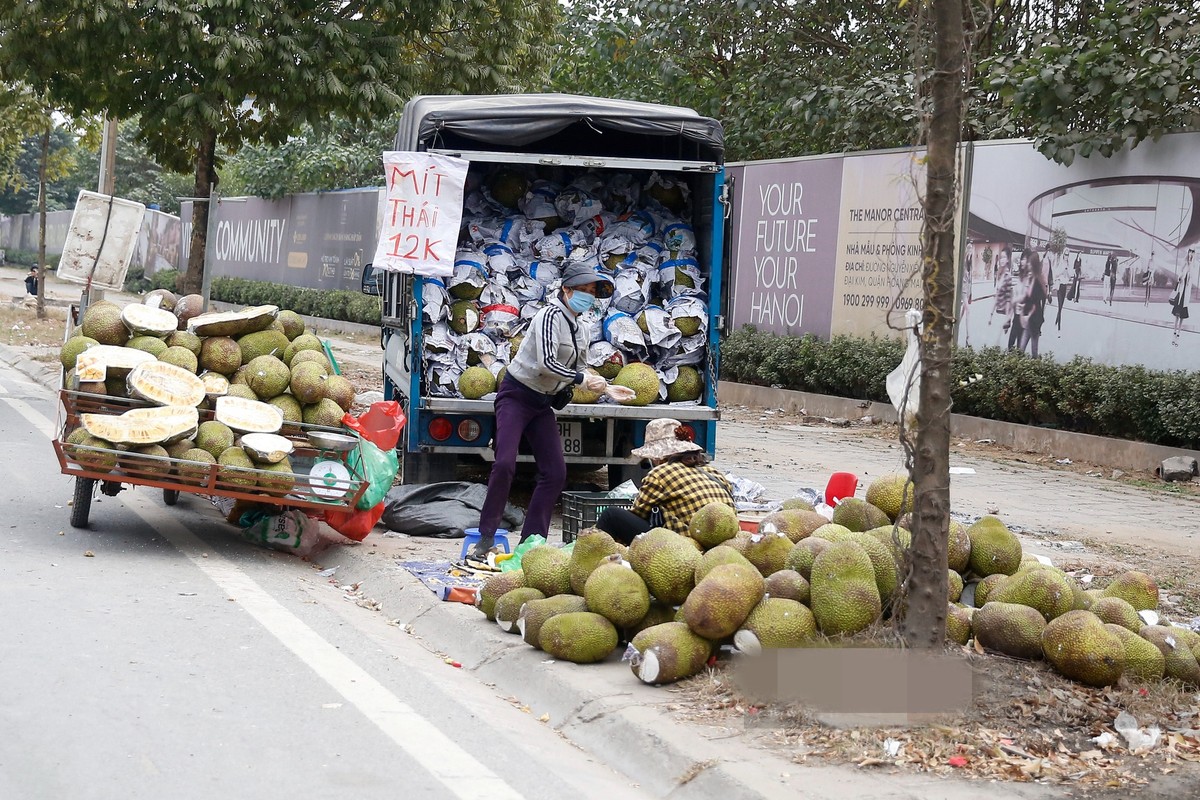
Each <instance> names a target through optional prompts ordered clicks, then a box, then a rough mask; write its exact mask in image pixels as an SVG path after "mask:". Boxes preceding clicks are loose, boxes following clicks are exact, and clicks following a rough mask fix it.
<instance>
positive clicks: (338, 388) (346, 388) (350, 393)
mask: <svg viewBox="0 0 1200 800" xmlns="http://www.w3.org/2000/svg"><path fill="white" fill-rule="evenodd" d="M325 397H326V398H328V399H330V400H332V401H333V402H335V403H337V404H338V406H340V407H341V409H342V411H349V410H350V407H351V406H353V405H354V397H355V391H354V384H352V383H350V381H349V379H347V378H345V377H343V376H341V375H330V376H329V377H328V378H326V379H325Z"/></svg>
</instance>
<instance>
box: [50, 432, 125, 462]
mask: <svg viewBox="0 0 1200 800" xmlns="http://www.w3.org/2000/svg"><path fill="white" fill-rule="evenodd" d="M81 430H83V431H84V435H83V436H82V437H80V440H79V442H78V444H76V443H72V444H71V445H70V446H67V447H64V448H63V449H64V450H65V451H66V452H67V453H68V454H69V455H70V456H71V458H72V459H74V460H75V461H76V462H77V463H78V464H79V466H81V467H83V468H84V469H85V470H87V471H89V472H112V471H113V470H114V469H116V468H117V451H116V450H115V449H113V445H112V443H111V442H106V441H105V440H103V439H100V438H97V437H95V436H92V435H91V434H89V433H88V432H87V429H81Z"/></svg>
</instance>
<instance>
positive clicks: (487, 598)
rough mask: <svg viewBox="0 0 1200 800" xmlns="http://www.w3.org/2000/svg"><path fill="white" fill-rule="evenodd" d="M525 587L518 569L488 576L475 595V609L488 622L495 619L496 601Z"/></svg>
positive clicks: (523, 579) (521, 573)
mask: <svg viewBox="0 0 1200 800" xmlns="http://www.w3.org/2000/svg"><path fill="white" fill-rule="evenodd" d="M524 585H525V573H524V572H522V571H521V570H519V569H514V570H511V571H510V572H499V573H496V574H495V575H489V576H488V578H487V579H486V580H485V581H484V582H483V585H482V586H480V587H479V591H478V592H476V593H475V607H476V608H478V609H479V610H480V611H482V612H483V615H484V616H485V617H487V618H488V621H495V619H496V601H497V600H499V599H500V598H501V596H503V595H504V594H505V593H506V592H511V591H512V590H513V589H519V588H521V587H523V586H524Z"/></svg>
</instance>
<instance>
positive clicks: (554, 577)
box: [521, 544, 571, 597]
mask: <svg viewBox="0 0 1200 800" xmlns="http://www.w3.org/2000/svg"><path fill="white" fill-rule="evenodd" d="M570 563H571V555H570V554H569V553H566V552H564V551H563V550H561V549H559V548H557V547H551V546H550V545H545V544H544V545H540V546H538V547H534V548H532V549H531V550H529V551H528V552H526V553H525V555H524V556H522V557H521V571H522V572H524V573H525V585H526V586H531V587H533V588H534V589H538V590H539V591H541V592H542V594H544V595H546V596H547V597H553V596H554V595H558V594H570V592H571V571H570Z"/></svg>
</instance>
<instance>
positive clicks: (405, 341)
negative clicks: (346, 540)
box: [363, 94, 729, 485]
mask: <svg viewBox="0 0 1200 800" xmlns="http://www.w3.org/2000/svg"><path fill="white" fill-rule="evenodd" d="M394 147H395V149H396V150H398V151H427V152H432V153H439V154H444V155H451V156H455V157H458V158H462V159H465V160H467V161H469V162H470V167H469V172H468V179H467V198H466V200H465V201H464V206H465V207H464V212H463V214H464V216H463V220H464V221H463V226H462V233H461V237H460V243H459V246H460V252H459V254H458V255H457V256H456V264H455V278H453V279H446V280H439V279H431V278H427V277H420V276H414V275H408V274H401V273H395V272H379V271H374V270H370V269H368V270H366V271H365V273H364V283H363V290H364V291H366V292H370V293H378V294H381V295H382V297H383V318H382V326H383V335H382V346H383V350H384V361H383V377H384V386H385V395H386V396H387V398H388V399H395V400H398V401H400V402H401V404H402V405H403V407H404V408H405V411H406V414H407V416H408V419H409V422H408V426H407V429H406V432H405V435H404V438H403V440H402V443H401V446H400V447H399V448H398V452H399V454H400V456H401V462H402V473H403V476H404V481H405V482H406V483H429V482H434V481H439V480H448V479H451V478H452V477H453V475H454V472H455V469H456V467H457V466H458V464H459V463H460V462H461V461H462V460H464V459H467V458H476V459H477V458H482V459H483V460H485V461H490V460H491V459H492V458H493V457H494V454H493V453H492V450H491V440H492V435H493V432H494V427H495V419H494V414H493V405H492V402H491V400H490V399H489V397H487V396H485V397H483V398H481V399H467V398H466V397H464V396H462V395H461V393H458V392H456V391H455V386H454V381H455V377H456V375H458V374H459V371H460V370H461V369H463V368H464V367H465V365H466V363H469V362H474V363H476V364H478V360H479V358H480V357H481V354H480V353H479V352H478V351H477V350H472V349H470V348H472V347H477V346H478V345H479V343H482V348H483V349H487V348H489V347H492V346H494V347H495V353H490V352H489V353H484V354H482V359H483V363H485V364H487V365H489V367H490V369H491V370H492V371H493V372H494V373H495V372H498V370H499V368H501V367H502V366H503V364H504V362H505V361H506V360H507V358H509V357H511V353H512V352H515V347H516V346H519V336H520V329H521V325H522V323H527V322H528V318H529V317H530V316H532V311H533V310H535V309H536V308H537V307H539V301H538V297H537V293H538V292H539V291H544V292H546V293H547V294H549V293H550V292H552V291H553V290H554V288H555V284H554V283H553V276H554V274H555V270H556V269H558V268H561V266H562V264H563V263H564V262H565V261H567V260H570V259H581V258H582V259H592V260H593V261H594V262H595V264H596V268H597V269H606V270H609V273H610V274H612V275H614V276H616V275H618V274H622V273H624V274H623V277H622V279H621V280H620V281H618V290H619V291H623V293H622V294H619V295H614V298H612V299H611V300H610V301H609V302H610V305H609V307H608V308H607V311H606V313H605V315H604V316H603V318H598V319H596V320H593V321H592V322H593V323H594V324H595V325H596V326H597V328H596V333H597V341H596V344H595V345H594V352H593V350H589V355H591V356H594V357H595V360H593V361H590V362H589V363H592V364H593V365H595V364H597V363H598V360H600V359H605V357H606V356H607V357H608V358H607V360H606V362H605V363H606V365H607V366H609V367H611V368H612V370H613V371H615V370H616V368H617V367H619V366H620V364H622V363H628V362H630V361H635V360H636V361H644V362H649V363H652V364H653V365H654V366H655V368H656V370H658V374H659V376H660V378H661V383H662V385H661V392H660V394H661V397H659V398H658V402H652V403H650V404H648V405H640V406H633V405H621V404H618V403H608V402H599V403H582V402H581V403H571V404H569V405H567V406H566V407H565V408H564V409H562V410H561V411H559V412H558V419H559V431H560V433H561V436H562V440H563V449H564V452H565V454H566V459H567V462H568V466H570V467H573V468H581V469H582V468H588V469H592V470H599V469H601V468H604V467H607V470H608V478H609V482H610V483H611V484H612V485H616V484H618V483H621V482H623V481H625V480H627V479H631V478H632V479H636V478H637V477H638V476H639V475H640V474H641V471H642V466H641V465H639V463H638V459H636V458H634V457H632V456H630V450H631V449H633V448H635V447H637V446H639V445H640V444H641V443H642V440H643V436H644V432H645V427H646V423H647V422H649V421H650V420H651V419H655V418H658V417H673V418H675V419H679V420H680V421H681V422H682V423H684V424H686V425H688V426H689V427H691V428H692V431H693V433H694V434H695V441H696V443H697V444H700V445H701V446H702V447H704V448H705V449H706V450H707V452H708V453H709V454H710V455H711V454H712V453H713V452H714V448H715V445H716V435H717V420H718V417H719V413H718V409H717V380H718V374H719V366H720V358H719V350H718V342H719V336H720V333H721V329H722V326H723V317H722V314H721V311H722V305H723V297H724V293H725V289H726V287H725V266H724V265H725V263H726V259H725V257H724V256H725V252H724V251H725V220H726V219H727V217H728V208H729V197H728V187H727V186H726V183H725V169H724V139H723V131H722V129H721V125H720V123H718V122H717V121H715V120H713V119H709V118H706V117H703V116H701V115H699V114H697V113H696V112H695V111H693V110H691V109H686V108H679V107H673V106H665V105H656V104H648V103H638V102H631V101H625V100H613V99H603V98H595V97H585V96H576V95H562V94H524V95H522V94H514V95H497V96H421V97H416V98H413V99H412V100H410V101H409V102H408V103H407V105H406V106H405V108H404V112H403V115H402V117H401V120H400V127H399V131H398V133H397V136H396V140H395V145H394ZM594 211H596V212H598V213H595V214H593V213H592V212H594ZM568 223H570V224H568ZM456 281H457V282H456ZM472 281H474V283H475V284H476V285H468V284H470V283H471V282H472ZM489 281H490V282H489ZM478 284H483V286H482V288H480V286H479V285H478ZM622 287H624V289H622ZM531 289H532V292H531ZM476 291H480V292H482V293H483V295H482V296H480V295H478V294H476V293H475V292H476ZM639 291H640V292H643V294H644V296H643V297H639V295H638V293H639ZM464 297H465V298H467V299H463V298H464ZM643 300H644V303H643ZM640 303H643V304H642V307H641V309H638V308H637V306H638V305H639V304H640ZM618 309H623V311H620V310H618ZM597 314H599V312H597ZM680 314H689V315H692V316H691V317H690V318H687V319H684V320H683V322H686V323H688V324H687V325H679V324H676V326H675V327H671V325H670V323H673V322H675V321H676V319H677V317H678V316H679V315H680ZM672 315H675V316H672ZM698 316H702V317H703V318H702V319H697V317H698ZM464 318H465V319H464ZM497 320H499V321H497ZM664 321H665V322H667V323H668V324H667V327H666V328H664V327H663V325H664ZM456 323H457V324H456ZM631 324H633V326H634V328H639V329H640V330H641V332H642V334H641V335H642V337H643V341H641V342H639V341H638V335H639V334H638V333H636V332H635V331H634V328H630V327H629V326H630V325H631ZM448 326H455V329H454V330H453V331H451V330H450V329H449V327H448ZM476 326H478V327H476ZM489 326H490V327H489ZM681 330H682V331H686V334H687V335H684V333H681V332H680V331H681ZM481 331H485V332H486V333H487V334H490V344H489V341H488V340H483V339H480V338H479V336H478V335H477V334H479V333H480V332H481ZM497 331H499V332H500V333H499V335H497ZM506 339H507V341H506ZM464 341H468V342H470V343H471V344H469V345H468V346H464V344H463V342H464ZM464 347H465V348H466V349H465V350H464ZM510 347H511V348H512V349H511V350H509V349H506V348H510ZM464 352H465V353H466V355H465V356H464ZM613 362H618V363H613ZM601 371H602V372H603V370H601ZM692 371H694V372H692ZM684 372H687V373H688V375H689V376H698V377H693V378H689V380H693V379H696V380H698V383H699V384H700V385H699V387H698V389H696V391H694V392H691V393H690V394H688V395H687V397H688V399H686V400H684V401H682V402H679V401H678V398H677V397H675V396H674V395H673V388H674V386H675V384H674V383H669V381H678V380H680V376H681V375H682V374H683V373H684ZM609 374H610V375H611V374H612V372H610V373H609ZM693 395H695V396H694V397H693ZM669 399H673V400H676V401H675V402H669ZM520 459H521V460H522V461H526V462H528V461H531V460H532V457H531V456H530V455H528V454H526V453H522V455H521V456H520Z"/></svg>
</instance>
